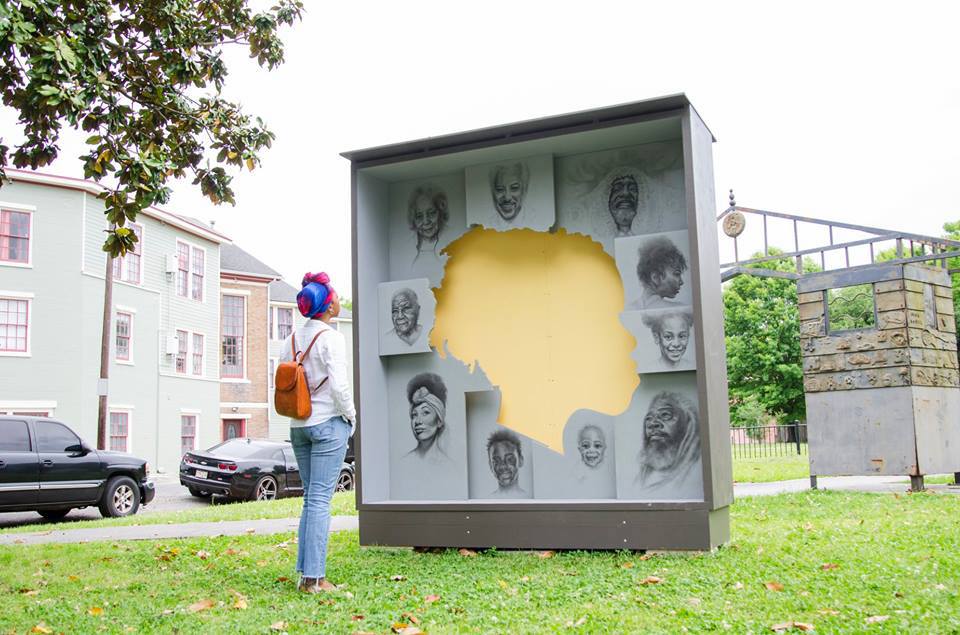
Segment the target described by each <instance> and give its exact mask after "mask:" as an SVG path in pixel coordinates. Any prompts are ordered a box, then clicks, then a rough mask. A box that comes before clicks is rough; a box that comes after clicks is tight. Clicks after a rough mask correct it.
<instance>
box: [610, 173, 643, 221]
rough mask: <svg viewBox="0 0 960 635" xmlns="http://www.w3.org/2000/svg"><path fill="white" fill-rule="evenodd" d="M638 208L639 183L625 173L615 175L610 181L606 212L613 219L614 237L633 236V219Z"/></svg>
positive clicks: (632, 176) (635, 178) (631, 175)
mask: <svg viewBox="0 0 960 635" xmlns="http://www.w3.org/2000/svg"><path fill="white" fill-rule="evenodd" d="M639 208H640V182H639V181H638V180H637V177H636V176H634V175H633V174H631V173H629V172H627V173H622V174H615V175H614V176H613V178H612V180H611V181H610V193H609V194H608V195H607V210H608V211H609V212H610V217H611V218H612V219H613V224H614V226H615V228H616V229H615V231H616V236H617V237H621V236H632V235H633V219H635V218H636V217H637V211H638V210H639Z"/></svg>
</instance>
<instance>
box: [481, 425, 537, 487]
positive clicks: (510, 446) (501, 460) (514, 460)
mask: <svg viewBox="0 0 960 635" xmlns="http://www.w3.org/2000/svg"><path fill="white" fill-rule="evenodd" d="M487 460H488V461H489V462H490V471H491V472H493V476H494V478H496V479H497V489H496V490H495V491H493V492H492V493H491V494H490V496H491V498H529V497H530V495H529V494H528V493H527V492H526V490H524V489H523V488H521V487H520V483H519V480H520V468H521V467H523V449H522V448H521V447H520V437H518V436H517V435H516V434H514V433H513V432H510V431H509V430H497V431H495V432H494V433H493V434H491V435H490V437H489V438H488V439H487Z"/></svg>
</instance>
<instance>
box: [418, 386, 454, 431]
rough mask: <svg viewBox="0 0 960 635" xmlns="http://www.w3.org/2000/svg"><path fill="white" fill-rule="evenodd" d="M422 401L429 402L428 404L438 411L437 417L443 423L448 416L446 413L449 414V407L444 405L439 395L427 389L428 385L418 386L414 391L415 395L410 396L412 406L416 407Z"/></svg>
mask: <svg viewBox="0 0 960 635" xmlns="http://www.w3.org/2000/svg"><path fill="white" fill-rule="evenodd" d="M422 403H424V404H427V405H428V406H430V407H431V408H433V409H434V411H436V413H437V418H438V419H439V420H440V422H441V423H443V421H444V418H445V417H446V414H447V407H446V406H445V405H444V403H443V402H442V401H440V397H437V396H436V395H434V394H433V393H431V392H430V391H429V390H427V387H426V386H420V387H419V388H417V390H416V391H414V393H413V396H412V397H410V406H411V408H413V407H416V406H418V405H420V404H422Z"/></svg>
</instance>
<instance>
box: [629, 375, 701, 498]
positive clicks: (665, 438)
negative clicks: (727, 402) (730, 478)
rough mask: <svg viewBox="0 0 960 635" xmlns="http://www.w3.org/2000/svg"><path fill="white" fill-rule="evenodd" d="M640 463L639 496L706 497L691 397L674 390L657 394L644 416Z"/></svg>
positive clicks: (694, 407)
mask: <svg viewBox="0 0 960 635" xmlns="http://www.w3.org/2000/svg"><path fill="white" fill-rule="evenodd" d="M637 462H638V467H639V470H638V472H637V477H636V480H635V481H634V484H635V485H636V487H637V491H636V494H637V495H638V498H641V499H674V498H675V499H690V498H700V497H702V495H703V482H702V477H703V475H702V474H701V462H700V431H699V418H698V416H697V408H696V406H695V405H694V404H693V402H692V401H691V400H690V399H688V398H686V397H684V396H683V395H680V394H679V393H676V392H672V391H662V392H660V393H657V395H656V396H654V398H653V399H652V400H651V402H650V406H649V407H648V408H647V412H646V414H645V415H644V417H643V448H642V449H641V450H640V452H639V454H638V455H637Z"/></svg>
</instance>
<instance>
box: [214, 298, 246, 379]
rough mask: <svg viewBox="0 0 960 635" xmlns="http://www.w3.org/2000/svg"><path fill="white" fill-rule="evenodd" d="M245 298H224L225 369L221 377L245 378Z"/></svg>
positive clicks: (223, 347) (223, 338) (223, 346)
mask: <svg viewBox="0 0 960 635" xmlns="http://www.w3.org/2000/svg"><path fill="white" fill-rule="evenodd" d="M244 309H245V301H244V298H243V296H238V295H225V296H223V308H222V311H221V313H222V314H223V336H222V341H221V345H222V349H223V360H222V364H223V369H222V370H221V372H220V376H221V377H243V333H244V316H245V313H246V311H245V310H244Z"/></svg>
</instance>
